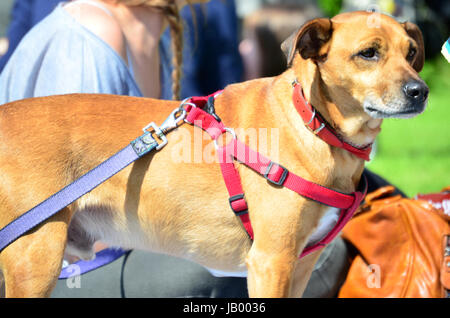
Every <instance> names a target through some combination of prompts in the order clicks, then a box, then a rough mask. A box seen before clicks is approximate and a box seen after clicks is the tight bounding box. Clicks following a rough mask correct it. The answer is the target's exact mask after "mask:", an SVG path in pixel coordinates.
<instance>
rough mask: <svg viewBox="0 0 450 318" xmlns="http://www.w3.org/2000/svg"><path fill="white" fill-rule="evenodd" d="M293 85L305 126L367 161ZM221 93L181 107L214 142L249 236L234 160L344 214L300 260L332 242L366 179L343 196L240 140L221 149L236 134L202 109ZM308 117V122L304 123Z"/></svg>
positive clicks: (355, 204)
mask: <svg viewBox="0 0 450 318" xmlns="http://www.w3.org/2000/svg"><path fill="white" fill-rule="evenodd" d="M293 85H294V94H293V99H294V105H295V107H296V108H297V110H298V111H299V114H300V115H301V116H302V118H303V120H304V121H305V124H306V125H307V126H309V127H310V128H311V130H312V131H313V132H315V134H317V136H318V137H320V138H322V139H324V141H326V142H328V143H329V144H330V145H332V146H335V147H341V148H344V149H346V150H348V151H350V152H352V153H354V154H355V155H357V156H359V157H361V158H364V159H365V160H368V156H369V154H370V148H368V149H364V150H360V149H357V148H355V147H353V146H351V145H349V144H346V143H345V142H343V141H341V140H340V139H339V138H338V137H337V136H336V134H335V133H333V130H332V129H331V127H329V126H328V125H327V124H325V123H324V121H323V119H322V118H321V117H320V116H318V114H316V112H315V110H314V108H312V107H310V106H307V105H308V103H307V102H306V101H305V99H304V97H303V93H302V90H301V86H300V85H297V82H294V83H293ZM219 93H220V92H217V93H214V94H211V95H209V96H205V97H191V98H190V99H189V100H188V101H187V102H185V103H183V104H182V107H184V109H185V110H186V112H187V116H186V119H185V121H186V122H188V123H190V124H194V125H195V126H197V127H200V128H201V129H203V130H205V131H206V132H207V133H208V134H209V135H210V136H211V138H212V139H213V140H214V141H215V143H216V148H217V154H218V157H219V163H220V168H221V171H222V175H223V179H224V181H225V185H226V187H227V190H228V193H229V195H230V198H229V202H230V207H231V209H232V210H233V212H234V213H235V214H236V215H237V216H239V218H240V219H241V221H242V224H243V226H244V228H245V230H246V231H247V233H248V235H249V237H250V238H251V239H252V240H253V229H252V226H251V223H250V217H249V213H248V206H247V202H246V200H245V196H244V190H243V189H242V184H241V180H240V176H239V173H238V171H237V169H236V167H235V166H234V163H233V161H234V160H237V161H238V162H241V163H243V164H244V165H246V166H247V167H249V168H251V169H252V170H254V171H256V172H257V173H259V174H260V175H262V176H263V177H264V178H266V179H267V180H268V181H269V182H270V183H272V184H273V185H275V186H279V187H286V188H288V189H290V190H292V191H294V192H296V193H298V194H300V195H301V196H303V197H306V198H308V199H311V200H314V201H317V202H319V203H322V204H325V205H328V206H331V207H335V208H339V209H340V210H341V213H340V216H339V220H338V221H337V223H336V225H335V226H334V228H333V229H332V230H331V231H330V232H329V233H328V234H327V235H326V236H325V237H324V238H323V239H322V240H320V241H319V242H318V243H316V244H314V245H311V246H307V247H306V248H305V249H304V250H303V251H302V253H301V255H300V258H301V257H303V256H305V255H307V254H310V253H312V252H314V251H316V250H318V249H320V248H322V247H324V246H325V245H326V244H328V243H330V242H331V241H332V240H333V239H334V238H335V237H336V235H337V234H338V233H339V232H340V231H341V230H342V228H343V227H344V226H345V224H346V223H347V222H348V221H349V220H350V219H351V218H352V216H353V214H354V212H355V210H356V209H357V208H358V206H359V205H360V203H361V201H362V200H363V198H364V196H365V194H366V190H367V182H366V180H365V178H361V183H360V185H359V187H358V190H357V191H356V192H353V193H351V194H344V193H340V192H336V191H334V190H331V189H328V188H326V187H323V186H321V185H318V184H316V183H312V182H310V181H307V180H305V179H303V178H302V177H300V176H297V175H295V174H294V173H292V172H290V171H289V170H287V169H286V168H285V167H283V166H282V165H280V164H278V163H275V162H273V161H271V160H270V159H269V158H267V157H265V156H263V155H261V154H260V153H258V152H256V151H254V150H252V149H251V148H249V147H248V146H247V145H246V144H244V143H242V142H240V141H239V140H238V139H237V138H233V140H232V141H231V142H230V143H228V144H227V145H224V146H218V145H217V139H218V138H219V136H221V135H222V134H224V133H225V132H231V133H233V134H234V132H233V131H232V130H231V129H229V128H227V127H225V125H224V124H223V122H222V121H221V120H220V119H219V118H218V117H217V116H216V115H215V114H211V113H208V112H206V111H204V110H203V109H202V108H204V107H205V105H206V104H207V101H208V99H209V98H211V97H215V96H217V95H218V94H219ZM305 118H308V119H307V120H305Z"/></svg>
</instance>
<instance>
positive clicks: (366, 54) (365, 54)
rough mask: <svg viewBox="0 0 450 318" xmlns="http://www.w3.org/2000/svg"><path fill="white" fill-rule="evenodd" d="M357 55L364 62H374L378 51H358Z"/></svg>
mask: <svg viewBox="0 0 450 318" xmlns="http://www.w3.org/2000/svg"><path fill="white" fill-rule="evenodd" d="M358 55H359V56H361V57H362V58H363V59H366V60H376V59H377V58H378V51H377V49H375V48H373V47H371V48H368V49H365V50H362V51H360V52H359V53H358Z"/></svg>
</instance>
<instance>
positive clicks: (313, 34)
mask: <svg viewBox="0 0 450 318" xmlns="http://www.w3.org/2000/svg"><path fill="white" fill-rule="evenodd" d="M282 49H283V51H284V52H285V54H286V56H287V59H288V64H290V65H291V64H292V67H293V68H294V71H295V67H296V63H297V61H299V60H300V59H301V60H302V61H307V60H309V61H312V62H314V63H315V64H316V65H317V71H318V72H319V78H320V80H321V83H320V86H321V87H323V88H324V90H325V92H326V95H327V98H329V99H330V100H331V101H332V102H333V103H335V104H336V105H337V106H338V107H339V108H341V111H342V112H343V113H344V116H346V115H348V116H357V115H361V116H366V119H367V120H369V119H368V118H371V119H382V118H389V117H396V118H407V117H412V116H415V115H417V114H419V113H421V112H423V111H424V109H425V106H426V103H427V97H428V87H427V85H426V84H425V82H424V81H423V80H421V79H420V77H419V76H418V72H420V71H421V69H422V67H423V65H424V44H423V39H422V33H421V31H420V30H419V28H418V27H417V26H416V25H415V24H413V23H410V22H406V23H398V22H397V21H395V20H394V19H393V18H391V17H389V16H386V15H383V14H379V13H370V12H351V13H343V14H340V15H337V16H336V17H334V18H332V19H326V18H320V19H315V20H312V21H310V22H308V23H306V24H305V25H304V26H303V27H302V28H300V30H298V31H297V32H296V33H294V34H293V35H292V36H291V37H290V38H289V39H287V40H286V41H285V42H284V43H283V45H282ZM299 72H300V71H299ZM298 76H299V77H301V76H302V75H301V74H298ZM346 107H347V108H348V109H346ZM379 121H380V122H381V120H379Z"/></svg>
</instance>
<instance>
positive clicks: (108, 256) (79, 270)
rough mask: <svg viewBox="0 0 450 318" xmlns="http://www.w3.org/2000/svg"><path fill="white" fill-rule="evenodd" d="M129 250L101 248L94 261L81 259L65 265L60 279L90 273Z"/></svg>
mask: <svg viewBox="0 0 450 318" xmlns="http://www.w3.org/2000/svg"><path fill="white" fill-rule="evenodd" d="M129 252H131V250H129V251H125V250H123V249H120V248H106V249H104V250H101V251H100V252H97V253H96V254H95V259H93V260H92V261H83V260H81V261H78V262H75V263H73V264H70V265H69V266H66V267H64V268H63V269H62V270H61V274H60V275H59V277H58V279H67V278H70V277H74V276H77V275H81V274H85V273H88V272H90V271H93V270H94V269H97V268H99V267H102V266H104V265H107V264H109V263H112V262H114V261H115V260H116V259H118V258H120V257H122V255H124V254H126V253H129Z"/></svg>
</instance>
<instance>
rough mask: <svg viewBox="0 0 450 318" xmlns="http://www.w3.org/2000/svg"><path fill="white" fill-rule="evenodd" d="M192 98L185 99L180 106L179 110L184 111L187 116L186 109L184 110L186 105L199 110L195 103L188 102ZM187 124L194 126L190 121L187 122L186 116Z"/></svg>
mask: <svg viewBox="0 0 450 318" xmlns="http://www.w3.org/2000/svg"><path fill="white" fill-rule="evenodd" d="M191 98H192V97H187V98H185V99H183V101H182V102H181V103H180V106H178V110H179V111H184V112H185V114H186V109H184V106H185V105H190V106H192V107H195V108H197V105H195V104H194V103H191V102H188V101H189V100H190V99H191ZM183 120H184V121H185V122H186V123H188V124H190V125H192V123H191V122H190V121H189V120H186V115H185V118H184V119H183Z"/></svg>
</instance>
